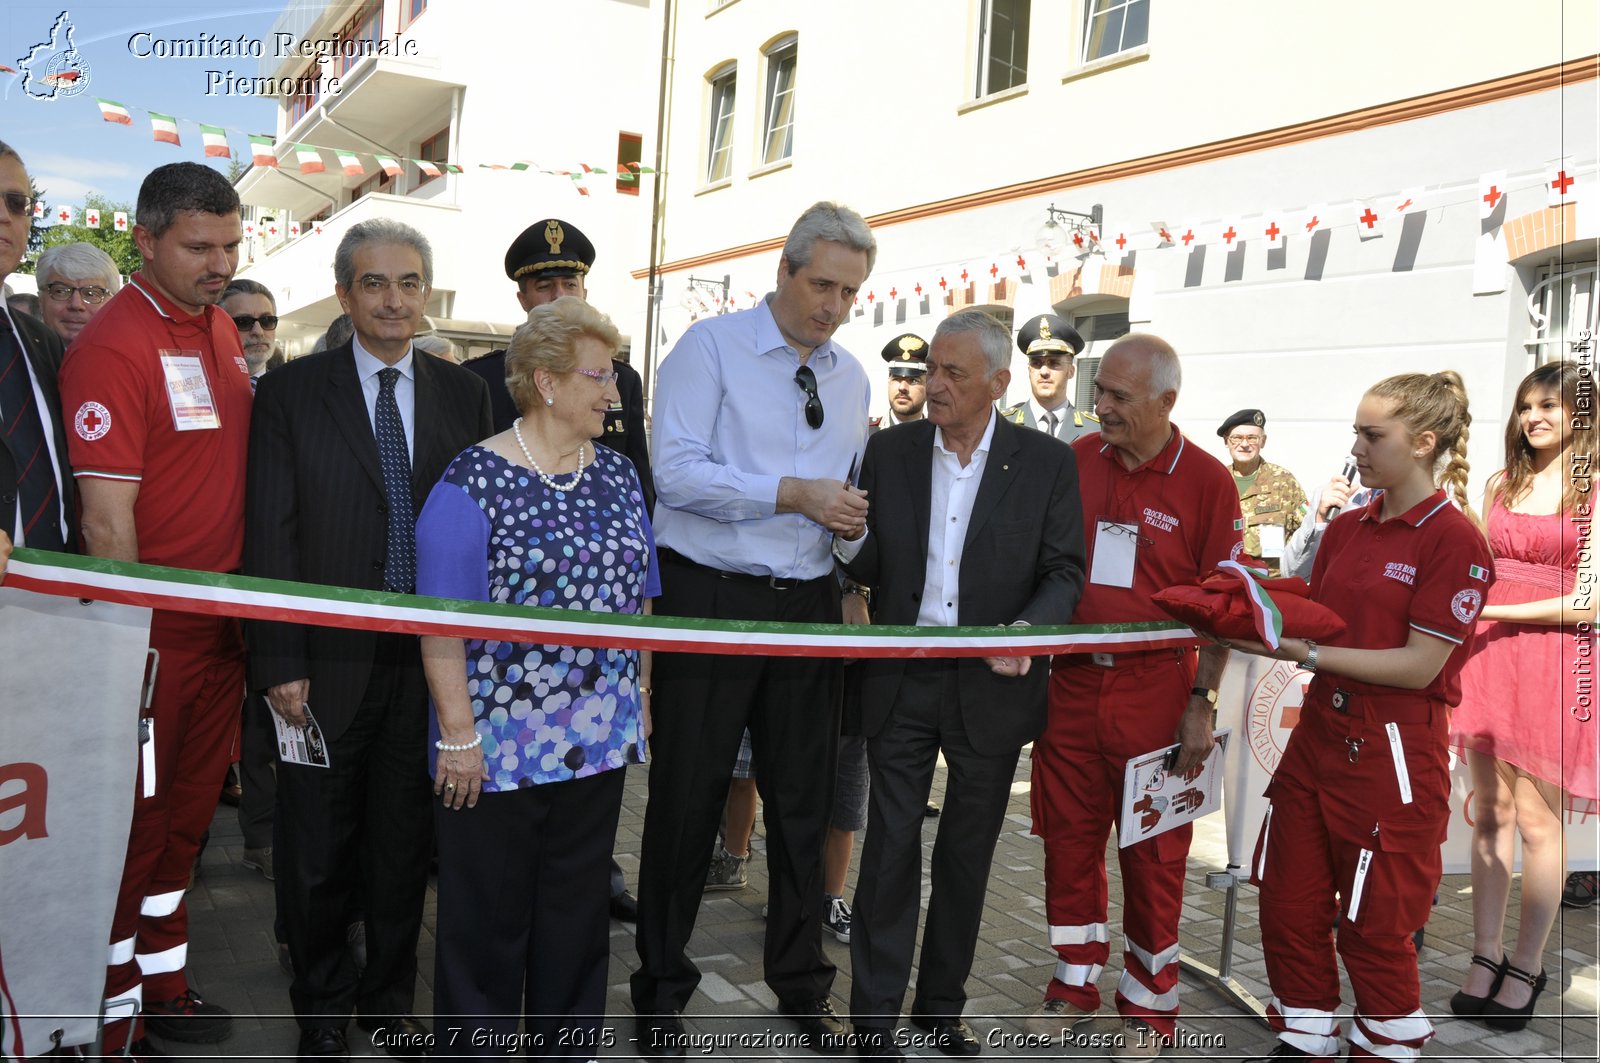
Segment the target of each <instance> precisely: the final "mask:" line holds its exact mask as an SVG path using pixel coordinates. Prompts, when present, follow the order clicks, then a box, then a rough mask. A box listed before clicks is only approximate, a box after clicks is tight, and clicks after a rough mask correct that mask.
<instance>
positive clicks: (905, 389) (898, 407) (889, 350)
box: [867, 332, 928, 433]
mask: <svg viewBox="0 0 1600 1063" xmlns="http://www.w3.org/2000/svg"><path fill="white" fill-rule="evenodd" d="M927 358H928V341H927V340H925V339H923V338H922V337H921V336H918V335H917V334H916V333H915V332H902V333H901V334H900V335H898V336H896V337H895V338H894V339H892V340H890V341H889V342H888V343H886V344H884V345H883V360H884V361H886V362H888V363H889V413H888V416H885V417H874V418H872V419H871V420H870V421H868V422H867V431H868V433H872V432H876V431H877V430H878V429H880V428H893V427H894V426H895V425H897V424H904V423H905V422H907V421H920V420H922V419H923V418H924V417H926V416H927V412H926V406H927V402H928V391H927V388H926V387H925V386H924V385H925V382H926V380H927V378H928V363H927Z"/></svg>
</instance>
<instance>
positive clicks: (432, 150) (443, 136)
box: [412, 126, 450, 191]
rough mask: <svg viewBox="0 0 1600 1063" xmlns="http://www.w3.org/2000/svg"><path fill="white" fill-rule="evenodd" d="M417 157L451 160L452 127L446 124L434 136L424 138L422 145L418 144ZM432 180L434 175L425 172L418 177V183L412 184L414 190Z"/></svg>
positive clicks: (437, 160) (438, 161) (430, 160)
mask: <svg viewBox="0 0 1600 1063" xmlns="http://www.w3.org/2000/svg"><path fill="white" fill-rule="evenodd" d="M417 158H419V159H427V160H428V161H429V162H432V163H441V162H449V161H450V127H449V126H445V127H444V128H443V129H441V130H439V131H438V132H437V133H435V134H434V135H433V136H431V137H429V138H428V139H427V140H424V141H423V142H422V143H421V144H420V145H418V147H417ZM440 169H443V167H440ZM431 180H433V177H432V176H431V175H429V174H428V173H427V172H424V173H423V174H422V176H421V178H419V179H418V181H417V183H416V184H415V185H413V186H412V189H413V191H414V190H416V189H418V188H421V187H422V186H423V185H425V184H427V183H428V182H429V181H431Z"/></svg>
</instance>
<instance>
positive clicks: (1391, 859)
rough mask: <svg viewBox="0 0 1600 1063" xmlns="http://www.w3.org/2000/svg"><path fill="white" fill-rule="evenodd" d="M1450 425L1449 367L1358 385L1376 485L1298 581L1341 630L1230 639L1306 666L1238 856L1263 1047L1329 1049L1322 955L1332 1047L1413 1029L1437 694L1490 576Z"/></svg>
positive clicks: (1451, 677)
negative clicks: (1252, 847)
mask: <svg viewBox="0 0 1600 1063" xmlns="http://www.w3.org/2000/svg"><path fill="white" fill-rule="evenodd" d="M1470 422H1471V417H1470V415H1469V414H1468V412H1467V396H1466V391H1465V389H1464V388H1463V387H1462V385H1461V378H1460V377H1459V376H1458V375H1456V374H1455V373H1454V372H1444V373H1435V374H1421V373H1412V374H1406V375H1403V376H1396V377H1390V378H1389V379H1387V380H1384V381H1382V382H1380V383H1378V384H1377V385H1375V386H1374V387H1373V388H1372V389H1371V390H1369V391H1368V392H1367V393H1366V395H1364V396H1363V397H1362V399H1361V404H1360V406H1358V407H1357V409H1356V422H1355V435H1356V440H1355V445H1354V446H1352V447H1351V448H1350V452H1351V454H1353V455H1354V456H1355V459H1356V466H1357V468H1358V469H1359V470H1360V472H1361V482H1362V483H1363V484H1364V485H1366V486H1367V487H1369V488H1373V489H1374V490H1377V491H1379V492H1380V493H1379V494H1378V495H1377V497H1376V498H1374V499H1373V500H1372V501H1371V502H1369V503H1368V504H1367V505H1366V506H1363V507H1360V508H1357V509H1350V510H1346V511H1345V512H1344V513H1341V514H1340V515H1339V517H1338V518H1337V519H1336V520H1335V521H1333V522H1332V523H1331V524H1330V525H1329V526H1328V529H1327V531H1326V532H1324V534H1323V539H1322V546H1321V549H1320V551H1319V552H1318V554H1317V560H1316V567H1315V568H1314V569H1313V571H1312V577H1311V590H1312V596H1313V597H1314V598H1315V599H1316V600H1317V601H1319V602H1321V603H1322V604H1324V605H1326V606H1328V607H1329V608H1331V609H1333V610H1334V611H1335V612H1337V613H1338V614H1339V615H1340V616H1342V617H1343V618H1344V620H1345V622H1346V623H1347V624H1348V625H1349V631H1348V632H1347V633H1346V634H1345V635H1344V636H1342V637H1341V638H1340V640H1339V644H1338V645H1329V646H1317V645H1315V644H1314V643H1311V642H1309V641H1306V640H1303V639H1294V638H1286V639H1283V640H1282V641H1281V644H1280V646H1279V648H1278V650H1277V651H1276V652H1275V653H1274V652H1272V651H1269V650H1268V649H1267V648H1266V647H1265V646H1262V645H1260V644H1258V643H1241V642H1233V643H1232V644H1231V645H1232V648H1234V649H1239V650H1243V651H1245V652H1249V653H1258V654H1268V655H1271V656H1275V657H1278V658H1280V659H1282V660H1290V661H1295V662H1298V663H1299V664H1300V666H1301V667H1303V668H1305V669H1307V670H1308V671H1311V672H1313V673H1315V676H1314V678H1313V679H1312V682H1311V686H1310V688H1309V689H1308V690H1307V692H1306V701H1305V707H1304V710H1303V711H1302V714H1301V717H1300V722H1299V724H1298V725H1297V726H1296V727H1295V729H1294V731H1293V732H1292V734H1291V735H1290V738H1289V745H1288V748H1287V750H1286V751H1285V753H1284V758H1283V763H1282V764H1281V765H1280V766H1279V767H1278V770H1277V773H1276V774H1275V775H1274V777H1273V780H1272V783H1271V784H1270V785H1269V786H1268V787H1267V796H1268V797H1269V798H1270V799H1271V802H1272V803H1271V806H1270V807H1269V809H1268V811H1267V816H1266V819H1265V821H1264V822H1263V824H1262V828H1261V837H1260V839H1259V841H1258V842H1257V843H1256V853H1255V860H1254V863H1253V865H1252V868H1251V879H1252V881H1253V882H1255V883H1256V884H1257V885H1258V886H1260V888H1261V945H1262V951H1263V952H1264V953H1265V957H1266V961H1267V977H1268V979H1269V981H1270V982H1271V985H1272V993H1273V998H1272V1001H1271V1004H1270V1005H1269V1008H1268V1017H1269V1019H1270V1020H1271V1022H1272V1025H1273V1028H1274V1029H1276V1030H1277V1031H1278V1036H1279V1043H1278V1046H1277V1048H1276V1049H1275V1050H1274V1051H1273V1053H1272V1057H1273V1058H1285V1057H1310V1058H1323V1059H1331V1058H1334V1057H1335V1056H1336V1054H1337V1052H1338V1038H1337V1031H1338V1024H1337V1020H1336V1019H1335V1014H1334V1013H1335V1011H1336V1010H1337V1009H1338V1007H1339V971H1338V966H1337V961H1336V959H1335V955H1334V951H1335V948H1336V947H1337V950H1338V956H1339V958H1342V959H1343V961H1344V967H1345V971H1346V973H1348V974H1349V976H1350V983H1351V986H1352V987H1353V988H1354V990H1355V998H1356V1006H1355V1016H1354V1021H1353V1022H1352V1024H1351V1028H1350V1056H1351V1058H1358V1057H1361V1056H1384V1057H1386V1058H1388V1059H1402V1060H1403V1059H1414V1058H1416V1057H1418V1056H1419V1055H1420V1054H1421V1050H1422V1044H1423V1042H1425V1041H1426V1040H1427V1039H1428V1038H1429V1037H1431V1036H1433V1027H1432V1025H1431V1024H1430V1023H1429V1022H1428V1019H1427V1017H1426V1015H1424V1014H1423V1012H1422V1007H1421V1000H1420V991H1421V986H1420V983H1419V981H1418V976H1417V954H1416V949H1415V947H1414V946H1413V945H1412V942H1411V935H1412V932H1413V931H1415V930H1416V928H1417V927H1419V926H1421V925H1423V923H1425V922H1426V921H1427V918H1428V911H1429V907H1430V905H1431V903H1432V900H1433V891H1434V887H1435V886H1436V885H1437V884H1438V882H1439V874H1440V868H1441V865H1440V856H1439V846H1440V844H1441V843H1442V842H1443V841H1444V836H1445V827H1446V823H1447V821H1448V819H1449V813H1450V805H1449V797H1450V776H1449V763H1448V739H1449V726H1450V721H1449V706H1451V705H1453V704H1455V703H1456V702H1457V701H1459V700H1460V694H1461V686H1460V672H1461V665H1462V663H1463V662H1464V661H1465V659H1466V656H1467V650H1468V646H1469V644H1470V642H1471V639H1472V633H1473V622H1474V621H1475V620H1476V619H1477V617H1478V612H1479V610H1480V609H1481V608H1482V605H1483V599H1484V595H1485V594H1486V593H1487V591H1488V589H1489V586H1490V583H1491V582H1492V580H1493V574H1492V571H1491V567H1490V560H1489V549H1488V545H1487V544H1486V543H1485V541H1484V537H1483V533H1482V532H1481V531H1479V530H1478V527H1477V525H1476V524H1475V523H1474V521H1473V519H1472V517H1471V511H1470V509H1468V506H1467V495H1466V484H1467V459H1466V449H1467V446H1466V444H1467V426H1468V424H1470ZM1440 484H1443V485H1444V486H1443V487H1441V486H1439V485H1440ZM1446 488H1448V492H1447V491H1446ZM1452 498H1453V500H1454V504H1452ZM1458 507H1459V508H1458ZM1224 645H1227V643H1224ZM1336 916H1337V917H1338V927H1337V930H1335V931H1330V929H1329V928H1330V927H1332V926H1333V925H1334V920H1335V917H1336Z"/></svg>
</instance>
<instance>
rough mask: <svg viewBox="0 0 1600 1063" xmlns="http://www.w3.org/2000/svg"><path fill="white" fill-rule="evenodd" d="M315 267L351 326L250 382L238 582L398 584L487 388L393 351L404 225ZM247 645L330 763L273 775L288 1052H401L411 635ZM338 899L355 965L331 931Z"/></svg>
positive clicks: (427, 288) (254, 673) (417, 796)
mask: <svg viewBox="0 0 1600 1063" xmlns="http://www.w3.org/2000/svg"><path fill="white" fill-rule="evenodd" d="M333 269H334V292H335V294H336V295H337V296H338V299H339V302H340V304H341V305H342V306H343V308H344V310H345V312H346V313H348V314H349V315H350V319H351V323H352V325H353V326H354V329H355V333H354V335H353V336H352V337H351V338H350V339H349V340H348V341H346V342H344V343H342V344H340V345H338V346H336V347H333V348H331V349H329V350H326V351H321V352H318V353H316V354H308V355H306V356H305V357H303V358H296V359H294V360H293V361H291V362H289V363H288V364H286V365H285V366H284V367H283V368H281V369H277V370H274V371H273V372H270V373H268V374H266V375H265V376H263V377H262V378H261V381H260V384H259V386H258V387H257V389H256V399H255V412H254V417H253V423H252V430H251V435H250V471H249V477H248V489H247V506H246V527H247V529H248V534H247V535H246V541H245V556H244V571H245V572H246V574H248V575H252V576H266V577H269V578H275V579H289V580H299V581H302V582H306V583H318V584H326V585H331V586H336V587H356V588H361V589H365V590H387V591H396V592H401V593H411V592H412V591H414V590H415V586H416V514H417V513H419V512H420V511H421V508H422V503H423V501H424V500H425V499H426V498H427V495H428V492H429V491H430V490H431V489H432V487H433V485H434V484H435V483H436V482H437V481H438V480H439V478H440V477H441V476H442V475H443V474H444V470H445V468H446V467H447V466H448V465H449V464H450V462H451V460H453V459H454V458H455V456H456V455H457V454H459V453H460V452H461V451H462V450H464V449H465V448H466V447H467V446H469V445H470V444H472V443H474V442H477V441H478V440H480V439H486V438H488V436H489V435H490V434H491V433H492V431H493V429H492V427H491V424H490V415H489V389H488V388H487V387H485V386H484V384H483V381H481V380H479V379H478V378H477V377H475V376H473V375H472V374H471V373H469V372H467V371H466V370H465V369H463V368H461V367H460V366H458V365H455V364H454V363H451V362H446V361H444V360H443V359H440V358H434V357H432V356H430V355H427V354H419V353H418V352H417V351H416V349H415V347H414V346H413V345H412V337H413V336H414V335H415V334H416V332H417V327H418V325H419V324H420V323H421V321H422V315H423V311H424V309H425V307H426V306H427V302H428V297H429V294H430V293H431V291H432V286H433V252H432V248H431V247H430V245H429V243H428V240H427V238H426V237H424V236H423V235H422V233H420V232H418V231H417V230H416V229H414V228H412V227H411V226H409V225H405V224H403V223H401V222H397V221H393V220H391V219H388V218H373V219H369V220H367V221H363V222H359V223H357V224H355V225H353V226H351V227H350V229H349V230H348V231H346V232H345V234H344V237H343V238H342V239H341V240H340V241H339V246H338V249H337V250H336V251H335V252H334V256H333ZM248 634H249V637H250V689H251V690H256V691H265V693H266V697H267V702H268V704H269V705H270V706H271V707H272V710H273V711H274V712H276V713H277V714H278V715H279V716H280V717H282V718H283V719H284V720H285V721H286V722H287V723H290V724H293V725H295V726H297V727H306V726H308V725H312V724H313V721H314V726H315V727H317V728H319V729H320V732H321V735H322V740H323V743H324V745H325V748H326V750H327V754H328V761H329V764H328V766H327V767H317V766H312V765H306V764H291V763H281V764H280V765H279V767H278V807H277V813H276V824H275V826H276V831H275V834H274V838H275V840H276V844H275V846H274V852H273V863H274V865H275V867H274V872H275V874H276V882H277V885H278V898H279V902H280V904H281V910H282V914H283V919H284V929H285V930H286V931H287V935H286V936H287V937H288V944H289V953H290V956H291V958H292V960H293V963H294V982H293V983H292V984H291V985H290V988H289V997H290V999H291V1000H292V1001H293V1003H294V1010H295V1017H296V1019H297V1020H298V1021H299V1024H300V1043H299V1048H298V1052H297V1056H298V1058H300V1059H318V1058H326V1057H330V1056H331V1057H336V1058H348V1055H349V1043H348V1041H347V1040H346V1033H345V1031H346V1027H347V1026H348V1024H349V1020H350V1017H351V1015H352V1013H354V1014H355V1015H356V1025H357V1026H358V1027H359V1028H360V1029H362V1030H364V1031H366V1032H367V1033H369V1034H370V1035H371V1037H372V1045H373V1047H375V1048H376V1047H382V1048H383V1049H384V1050H386V1051H387V1052H388V1053H389V1054H390V1055H391V1056H394V1057H396V1058H401V1059H415V1058H420V1057H421V1056H423V1055H426V1054H427V1049H426V1047H425V1046H426V1044H427V1043H428V1042H429V1041H431V1039H432V1037H431V1034H430V1033H429V1032H428V1029H427V1027H426V1026H425V1025H423V1023H422V1022H421V1021H420V1020H419V1019H418V1018H417V1017H416V1015H415V1014H414V1010H415V994H416V975H417V942H418V939H419V936H420V933H421V928H422V908H423V902H424V898H425V896H426V893H427V884H428V864H429V844H430V840H431V837H432V834H431V825H432V817H431V814H430V807H429V806H430V803H431V800H432V789H431V783H430V780H429V778H428V761H427V746H426V743H427V733H428V726H427V712H428V692H427V686H426V683H425V682H424V680H423V675H422V659H421V650H420V647H419V644H418V641H417V637H416V636H415V635H400V634H389V633H378V632H371V631H357V630H353V629H332V628H316V627H307V626H305V625H301V624H293V623H279V622H256V623H252V624H251V625H249V629H248ZM355 853H359V854H360V858H359V859H354V858H353V854H355ZM357 908H359V910H361V911H362V912H363V913H364V914H365V917H366V941H367V963H366V967H365V969H364V970H362V971H360V972H358V971H357V970H356V966H355V963H354V960H353V958H352V957H351V956H350V954H349V950H348V949H347V948H346V939H345V935H346V930H347V924H348V923H349V913H350V912H351V911H352V910H353V909H357Z"/></svg>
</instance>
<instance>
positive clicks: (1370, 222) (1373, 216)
mask: <svg viewBox="0 0 1600 1063" xmlns="http://www.w3.org/2000/svg"><path fill="white" fill-rule="evenodd" d="M1351 215H1352V217H1354V218H1355V223H1356V235H1357V236H1359V237H1361V239H1363V240H1375V239H1377V238H1378V237H1380V236H1382V235H1383V215H1381V214H1379V213H1378V212H1377V211H1375V210H1373V209H1372V200H1370V199H1358V200H1356V201H1355V204H1354V209H1353V210H1352V212H1351Z"/></svg>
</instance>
